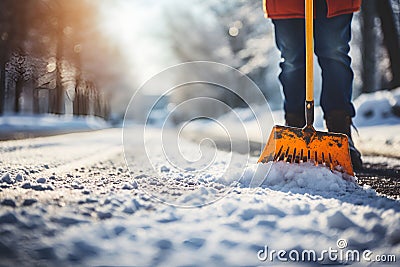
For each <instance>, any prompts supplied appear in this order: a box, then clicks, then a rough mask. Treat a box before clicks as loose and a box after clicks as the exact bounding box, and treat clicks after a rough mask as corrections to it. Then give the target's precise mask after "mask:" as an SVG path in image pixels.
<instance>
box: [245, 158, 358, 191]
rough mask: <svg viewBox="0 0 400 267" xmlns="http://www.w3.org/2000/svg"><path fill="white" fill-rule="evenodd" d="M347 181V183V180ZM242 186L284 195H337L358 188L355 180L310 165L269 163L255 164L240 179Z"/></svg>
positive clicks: (327, 169)
mask: <svg viewBox="0 0 400 267" xmlns="http://www.w3.org/2000/svg"><path fill="white" fill-rule="evenodd" d="M345 179H346V180H345ZM240 183H241V185H242V186H243V187H257V186H261V187H263V188H266V187H269V188H271V189H274V190H280V191H285V192H289V191H290V192H294V193H305V192H310V191H312V192H323V191H328V192H332V193H333V194H334V193H337V192H343V191H346V190H348V189H349V188H356V187H358V186H357V185H356V183H355V180H354V178H353V177H351V176H348V175H346V174H342V173H340V172H337V171H331V170H330V169H329V168H325V167H318V166H315V165H314V164H311V163H300V164H289V163H286V162H269V163H267V164H252V165H250V166H249V167H248V168H246V170H245V172H244V175H243V176H242V178H241V179H240Z"/></svg>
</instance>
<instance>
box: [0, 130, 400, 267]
mask: <svg viewBox="0 0 400 267" xmlns="http://www.w3.org/2000/svg"><path fill="white" fill-rule="evenodd" d="M157 131H158V130H157V129H152V132H153V133H154V136H157ZM141 133H142V132H141V131H138V132H137V133H136V135H134V136H138V135H139V134H141ZM151 138H152V137H151ZM120 142H121V133H120V131H119V130H116V129H111V130H103V131H97V132H90V133H77V134H69V135H63V136H55V137H46V138H37V139H32V140H30V142H29V143H28V142H26V141H25V140H20V141H10V142H4V143H2V146H1V151H2V153H1V156H0V161H1V163H2V170H1V175H0V176H1V177H0V183H1V185H2V188H1V191H0V202H1V205H2V207H1V210H0V231H1V235H0V236H1V237H0V259H1V262H2V263H4V264H5V265H7V264H8V265H15V264H17V263H18V265H22V266H23V265H26V266H28V265H34V264H39V263H43V262H45V263H48V264H50V265H55V264H59V265H60V266H64V265H65V266H67V265H85V266H88V265H90V266H92V265H93V266H94V265H134V266H258V265H264V264H265V265H272V266H274V265H277V264H280V263H282V264H285V262H281V261H279V260H278V259H277V258H274V259H273V261H271V260H272V259H267V260H266V261H261V260H260V259H259V258H258V256H259V255H261V254H262V253H261V254H260V251H261V252H262V251H263V250H265V247H266V246H267V247H268V248H269V250H276V251H278V250H281V249H284V250H287V251H290V250H296V251H300V252H301V251H302V250H315V251H316V253H320V252H322V251H323V250H328V249H329V248H332V249H336V250H342V251H347V250H357V251H360V253H362V252H363V251H365V250H371V251H372V256H371V257H373V256H376V255H383V254H384V255H388V254H390V255H396V257H397V259H398V257H399V256H400V224H399V221H400V213H399V209H400V206H399V202H398V201H396V200H392V199H388V198H385V197H382V196H378V195H377V194H376V193H375V191H374V190H372V189H370V188H368V187H364V188H362V187H360V186H358V185H357V184H356V183H355V182H354V180H353V179H352V178H350V177H343V175H342V174H341V173H338V172H332V171H331V170H329V169H327V168H323V167H316V166H314V165H310V164H307V163H303V164H287V163H284V162H278V163H269V164H256V163H255V162H256V160H257V158H253V157H250V158H248V162H247V163H246V164H244V165H240V164H236V163H235V164H232V165H229V168H226V166H227V161H228V160H229V159H230V158H232V157H233V156H237V158H238V159H240V156H238V155H236V154H235V153H228V152H221V151H218V152H217V154H216V156H215V158H213V161H212V163H211V165H210V166H209V167H208V168H206V169H202V171H200V172H196V170H198V169H199V167H195V166H196V165H193V166H194V167H192V168H188V167H186V168H185V169H184V170H181V169H179V168H177V167H176V166H175V165H173V164H169V162H168V161H166V160H165V159H163V158H162V157H161V156H159V157H158V156H157V157H154V158H153V159H152V160H153V163H154V166H155V170H154V169H153V170H149V169H147V167H146V166H145V165H143V164H142V162H144V161H145V160H146V159H147V156H146V155H145V154H141V153H137V154H135V158H134V161H133V162H132V163H131V165H130V168H129V170H127V168H126V166H125V163H124V159H123V154H122V147H121V143H120ZM183 142H185V141H183ZM140 144H141V142H140V140H139V141H138V142H137V143H136V144H135V143H134V142H133V143H132V144H130V145H132V146H134V147H135V146H138V147H139V146H140ZM147 145H148V146H155V147H158V145H159V144H158V142H157V141H156V139H154V140H153V139H152V141H151V142H147ZM149 149H150V150H151V151H156V148H154V150H152V148H151V147H150V148H149ZM209 149H213V148H212V147H211V148H209ZM62 151H64V153H63V152H62ZM137 151H140V150H137ZM198 151H199V147H198V145H197V144H193V143H189V142H187V143H184V151H182V153H185V154H186V155H185V156H186V157H188V158H190V159H196V158H197V157H198ZM206 152H207V149H206V148H204V149H203V153H206ZM244 160H245V159H244ZM171 162H173V159H171ZM178 169H179V170H178ZM155 172H156V173H158V175H153V174H154V173H155ZM170 185H171V186H172V185H173V187H171V188H172V189H170V190H164V189H165V188H168V186H170ZM162 191H163V194H164V195H165V196H166V199H168V200H173V203H172V204H173V205H169V204H166V203H163V202H160V201H157V200H156V199H155V198H154V197H153V194H154V193H160V194H161V192H162ZM210 200H211V201H210ZM202 204H203V205H202ZM338 241H340V242H341V243H340V246H341V248H339V247H338V244H339V242H338ZM343 242H344V243H345V244H346V246H345V247H343V246H342V243H343ZM318 255H319V254H318ZM332 262H336V263H340V262H344V260H339V259H336V260H335V259H333V260H332V259H329V258H327V257H325V258H324V259H322V260H321V261H320V262H319V263H332ZM362 262H363V263H366V262H365V261H363V260H362ZM286 264H287V263H286ZM304 265H309V263H304Z"/></svg>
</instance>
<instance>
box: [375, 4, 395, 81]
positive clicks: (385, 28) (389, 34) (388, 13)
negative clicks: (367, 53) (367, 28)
mask: <svg viewBox="0 0 400 267" xmlns="http://www.w3.org/2000/svg"><path fill="white" fill-rule="evenodd" d="M389 1H390V0H380V1H379V4H377V5H376V11H377V13H378V16H379V18H380V20H381V25H382V32H383V42H384V44H385V46H386V48H387V51H388V55H389V60H390V67H391V72H392V80H391V81H390V84H389V89H393V88H396V87H399V86H400V43H399V36H398V32H397V28H396V24H395V16H394V14H393V10H392V7H391V4H390V2H389Z"/></svg>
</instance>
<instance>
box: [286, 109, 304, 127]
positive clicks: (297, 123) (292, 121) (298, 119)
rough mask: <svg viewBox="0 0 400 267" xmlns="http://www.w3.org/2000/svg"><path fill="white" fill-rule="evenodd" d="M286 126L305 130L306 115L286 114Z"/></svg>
mask: <svg viewBox="0 0 400 267" xmlns="http://www.w3.org/2000/svg"><path fill="white" fill-rule="evenodd" d="M285 121H286V126H290V127H297V128H303V127H304V126H305V125H306V118H305V115H304V113H286V114H285Z"/></svg>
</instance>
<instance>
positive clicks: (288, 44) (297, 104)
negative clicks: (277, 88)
mask: <svg viewBox="0 0 400 267" xmlns="http://www.w3.org/2000/svg"><path fill="white" fill-rule="evenodd" d="M272 22H273V23H274V26H275V41H276V46H277V48H278V49H279V51H280V52H281V63H280V64H279V65H280V67H281V73H280V75H279V80H280V82H281V84H282V87H283V94H284V98H285V99H284V111H285V119H286V124H287V125H289V126H295V127H302V126H304V125H305V118H304V101H305V61H304V59H305V43H304V42H305V39H304V19H279V20H272Z"/></svg>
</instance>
